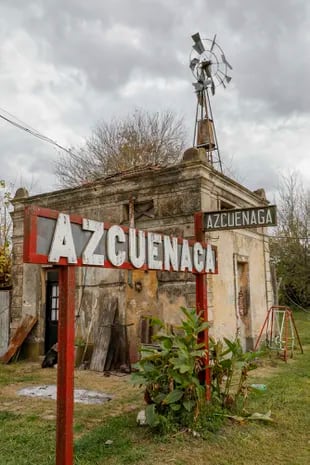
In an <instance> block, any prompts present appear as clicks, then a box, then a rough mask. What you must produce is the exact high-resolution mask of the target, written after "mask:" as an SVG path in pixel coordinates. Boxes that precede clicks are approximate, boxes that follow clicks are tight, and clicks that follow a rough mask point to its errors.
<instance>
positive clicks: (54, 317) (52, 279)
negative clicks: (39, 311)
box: [44, 271, 59, 353]
mask: <svg viewBox="0 0 310 465" xmlns="http://www.w3.org/2000/svg"><path fill="white" fill-rule="evenodd" d="M58 310H59V286H58V271H48V272H47V281H46V316H45V347H44V348H45V353H46V352H47V351H48V350H49V349H50V348H51V347H52V346H53V345H54V344H56V342H57V333H58Z"/></svg>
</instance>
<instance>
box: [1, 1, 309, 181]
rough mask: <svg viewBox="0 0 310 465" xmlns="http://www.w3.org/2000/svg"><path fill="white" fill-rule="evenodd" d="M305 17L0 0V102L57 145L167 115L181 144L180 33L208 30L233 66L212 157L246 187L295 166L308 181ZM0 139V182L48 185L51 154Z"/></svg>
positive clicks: (179, 5) (147, 4)
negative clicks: (97, 129)
mask: <svg viewBox="0 0 310 465" xmlns="http://www.w3.org/2000/svg"><path fill="white" fill-rule="evenodd" d="M309 20H310V4H309V2H307V1H306V0H286V1H285V2H283V1H282V0H269V1H267V0H255V1H252V2H244V1H241V0H229V1H228V0H222V1H221V2H219V1H218V0H194V1H192V2H188V1H186V0H181V1H180V0H179V1H177V0H171V1H169V2H167V1H164V0H160V1H159V0H156V1H155V0H131V1H130V2H129V1H127V2H125V1H121V0H115V1H113V2H102V1H100V0H91V1H89V2H85V1H82V0H65V1H64V0H63V1H62V2H60V1H59V0H32V1H31V0H30V1H29V2H24V1H22V0H15V1H14V2H12V1H10V0H2V2H1V5H0V35H1V37H0V39H1V40H0V71H1V73H0V107H3V108H5V109H7V110H9V111H10V112H11V113H13V114H15V115H16V116H19V117H20V118H21V119H22V120H24V121H26V122H27V123H28V124H30V125H31V126H34V127H36V128H37V129H39V130H40V131H41V132H43V133H44V134H46V135H47V136H49V137H51V138H52V139H56V140H57V141H58V142H60V143H61V144H62V145H65V146H78V145H80V144H81V143H83V141H84V139H85V137H87V136H88V135H89V134H90V131H91V129H92V128H93V127H94V126H95V125H96V123H97V122H98V121H100V120H102V119H110V118H111V117H117V116H118V115H122V116H123V115H125V114H126V113H128V112H130V111H132V110H133V109H134V108H135V107H140V108H144V109H146V110H151V111H153V110H157V109H166V108H169V109H172V110H174V111H175V112H177V113H181V114H184V115H185V121H186V124H187V126H188V128H189V143H190V142H191V137H192V132H193V122H194V112H195V95H194V93H193V88H192V85H191V83H192V79H193V78H192V76H191V73H190V71H189V69H188V58H189V53H190V50H191V45H192V41H191V38H190V36H191V34H193V33H195V32H197V31H200V32H201V35H202V36H203V37H209V38H212V37H213V35H214V34H215V33H217V40H218V42H219V44H220V45H221V47H222V48H223V49H224V51H225V54H226V56H227V58H228V59H229V61H230V62H231V64H232V65H233V68H234V69H233V71H232V77H233V81H232V83H231V85H230V86H229V87H228V88H227V89H226V90H225V91H224V90H223V89H220V88H218V89H217V92H216V95H215V97H214V98H212V106H213V111H214V115H215V122H216V127H217V131H218V137H219V141H220V147H221V149H222V154H223V158H225V157H226V159H227V160H230V158H231V157H233V160H234V164H235V171H237V172H238V176H240V178H242V180H244V183H245V184H246V185H248V186H249V187H251V188H253V189H254V188H256V187H261V186H263V185H264V183H265V185H266V186H267V188H268V189H270V190H272V189H273V188H274V187H275V186H276V184H277V181H276V177H277V176H278V173H279V172H280V171H281V170H283V169H286V168H287V169H291V167H292V166H293V167H294V164H295V165H296V167H297V168H298V166H300V167H302V169H303V172H304V175H305V176H306V178H305V179H306V180H307V182H310V174H309V175H308V176H309V177H307V169H305V167H306V168H309V173H310V165H309V162H308V148H307V147H308V145H309V143H308V142H309V136H308V132H309V131H308V130H307V128H309V122H310V115H309V109H310V101H309V99H310V97H309V92H308V80H309V79H308V76H309V72H310V65H309V61H308V56H309V51H310V32H309V30H308V25H309ZM0 137H1V141H2V150H1V154H0V157H1V160H3V163H2V169H3V173H2V174H1V176H0V177H5V176H8V177H10V178H13V177H14V176H15V174H16V172H19V171H20V172H22V173H23V176H24V177H25V178H27V179H31V178H32V177H37V178H38V179H40V180H43V186H42V189H43V190H46V189H50V188H52V187H53V186H54V179H53V175H52V169H53V168H52V164H53V161H54V160H55V159H56V158H57V151H56V150H54V149H53V148H52V147H50V146H47V145H46V144H43V142H40V141H37V140H34V139H33V138H31V137H30V136H27V135H25V134H23V133H22V132H18V130H17V129H8V128H7V127H6V125H5V123H2V122H1V124H0ZM26 139H27V141H26ZM292 154H294V156H292Z"/></svg>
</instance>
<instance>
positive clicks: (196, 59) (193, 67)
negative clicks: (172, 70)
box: [189, 58, 199, 71]
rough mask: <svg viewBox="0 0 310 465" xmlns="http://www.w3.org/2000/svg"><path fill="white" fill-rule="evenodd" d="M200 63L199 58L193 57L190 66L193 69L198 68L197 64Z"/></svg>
mask: <svg viewBox="0 0 310 465" xmlns="http://www.w3.org/2000/svg"><path fill="white" fill-rule="evenodd" d="M198 63H199V60H198V58H193V59H192V60H191V62H190V64H189V67H190V69H191V70H192V71H194V69H195V68H196V65H197V64H198Z"/></svg>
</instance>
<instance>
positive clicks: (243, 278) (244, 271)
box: [237, 261, 250, 317]
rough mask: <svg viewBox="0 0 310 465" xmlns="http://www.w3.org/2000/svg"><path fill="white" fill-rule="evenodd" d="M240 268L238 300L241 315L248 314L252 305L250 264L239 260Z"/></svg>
mask: <svg viewBox="0 0 310 465" xmlns="http://www.w3.org/2000/svg"><path fill="white" fill-rule="evenodd" d="M237 270H238V287H237V292H238V295H237V302H238V312H239V315H240V316H241V317H243V316H246V315H247V314H248V312H249V307H250V289H249V264H248V262H243V261H242V262H240V261H237Z"/></svg>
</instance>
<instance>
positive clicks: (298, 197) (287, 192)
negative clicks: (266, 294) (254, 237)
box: [271, 173, 310, 307]
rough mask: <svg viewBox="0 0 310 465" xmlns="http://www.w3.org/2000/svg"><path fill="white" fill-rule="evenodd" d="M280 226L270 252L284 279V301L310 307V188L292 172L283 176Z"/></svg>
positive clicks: (281, 294) (279, 210) (282, 299)
mask: <svg viewBox="0 0 310 465" xmlns="http://www.w3.org/2000/svg"><path fill="white" fill-rule="evenodd" d="M277 203H278V226H277V230H276V234H275V236H274V237H273V239H272V241H271V254H272V258H273V260H274V263H275V266H276V270H277V275H278V278H279V279H280V280H281V287H280V299H281V301H282V303H286V304H292V303H296V304H297V305H301V306H305V307H309V302H310V248H309V246H310V191H309V190H308V191H305V190H304V188H303V185H302V182H301V179H300V177H299V176H298V174H297V173H292V174H290V175H288V176H286V177H283V178H282V182H281V185H280V189H279V200H278V202H277Z"/></svg>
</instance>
